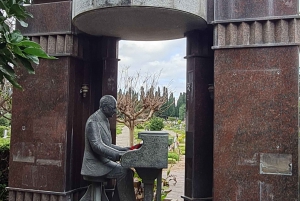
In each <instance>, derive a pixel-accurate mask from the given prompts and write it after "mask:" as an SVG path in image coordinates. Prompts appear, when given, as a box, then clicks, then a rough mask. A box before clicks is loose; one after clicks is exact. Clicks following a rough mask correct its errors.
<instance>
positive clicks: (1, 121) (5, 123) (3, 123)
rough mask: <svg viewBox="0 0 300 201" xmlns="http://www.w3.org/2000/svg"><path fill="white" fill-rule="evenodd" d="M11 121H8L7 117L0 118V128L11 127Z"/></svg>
mask: <svg viewBox="0 0 300 201" xmlns="http://www.w3.org/2000/svg"><path fill="white" fill-rule="evenodd" d="M9 124H10V121H9V120H8V119H6V118H5V117H1V118H0V126H9Z"/></svg>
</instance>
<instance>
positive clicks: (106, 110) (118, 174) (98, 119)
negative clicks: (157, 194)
mask: <svg viewBox="0 0 300 201" xmlns="http://www.w3.org/2000/svg"><path fill="white" fill-rule="evenodd" d="M116 106H117V102H116V99H115V98H114V97H113V96H110V95H105V96H103V97H102V98H101V99H100V107H99V110H97V111H96V112H95V113H94V114H92V115H91V116H90V117H89V118H88V120H87V122H86V127H85V150H84V156H83V162H82V168H81V175H83V177H84V179H86V180H90V181H92V182H97V181H98V180H99V181H100V180H103V179H104V178H108V179H111V178H112V179H116V188H117V192H118V194H119V200H120V201H134V200H135V194H134V188H133V171H132V170H131V169H130V168H124V167H122V166H121V165H120V164H119V163H118V162H117V161H119V160H120V158H121V156H122V155H123V154H124V153H126V152H127V151H128V150H129V149H130V148H129V147H124V148H123V147H119V146H116V145H114V144H112V138H111V132H110V125H109V121H108V118H110V117H112V116H113V115H114V114H116V110H117V108H116ZM89 194H90V191H89V190H88V191H87V192H86V194H85V195H84V196H83V197H82V198H81V201H87V200H88V201H96V200H93V199H94V198H91V197H93V196H91V195H89Z"/></svg>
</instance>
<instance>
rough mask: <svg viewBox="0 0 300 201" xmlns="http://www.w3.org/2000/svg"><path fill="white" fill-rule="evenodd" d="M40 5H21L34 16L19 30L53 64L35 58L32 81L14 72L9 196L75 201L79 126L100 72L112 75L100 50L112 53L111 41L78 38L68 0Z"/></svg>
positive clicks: (97, 93)
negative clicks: (85, 88)
mask: <svg viewBox="0 0 300 201" xmlns="http://www.w3.org/2000/svg"><path fill="white" fill-rule="evenodd" d="M36 2H40V1H36ZM40 3H41V4H34V5H32V6H29V7H27V9H28V10H29V12H31V13H32V14H33V15H34V16H35V18H33V19H32V20H29V27H28V28H26V29H22V30H21V31H22V33H23V34H24V35H26V36H28V37H30V38H31V39H32V40H34V41H36V42H38V43H40V44H41V46H42V47H43V49H44V50H45V51H46V52H47V53H48V54H50V55H53V56H56V57H57V58H58V59H57V60H41V61H40V65H38V66H37V67H36V68H35V69H36V74H35V75H28V74H27V73H26V72H23V71H20V72H19V76H20V84H21V85H22V87H23V89H24V90H23V91H21V90H16V89H15V90H14V93H13V112H12V113H13V119H12V136H11V156H10V170H9V187H8V190H9V191H10V200H11V201H15V200H23V199H24V200H26V201H27V200H28V201H30V200H33V201H37V200H42V201H44V200H51V201H58V200H59V201H63V200H72V201H78V200H79V199H80V197H81V193H82V192H84V191H85V189H82V186H85V185H86V184H85V182H84V181H83V180H82V176H81V175H80V170H81V164H82V158H83V149H84V127H85V122H86V120H87V118H88V117H89V115H90V114H91V113H93V112H94V111H95V110H97V109H98V108H99V99H100V98H99V97H101V95H102V92H103V91H104V89H103V87H102V84H103V83H105V79H103V78H102V75H103V73H107V72H108V73H114V72H111V71H110V70H107V69H112V67H111V66H112V65H106V66H105V67H104V63H109V62H103V57H105V58H107V57H110V55H108V56H105V54H103V53H102V52H101V49H103V48H102V45H103V44H104V45H103V46H104V47H106V48H104V49H105V51H104V52H109V51H110V49H114V50H116V49H117V42H113V43H110V44H112V45H110V46H109V45H107V40H109V39H105V37H91V36H88V35H85V34H80V35H79V34H77V33H76V31H75V28H74V27H73V26H72V23H71V8H72V2H71V1H65V2H47V4H43V2H40ZM110 47H112V48H110ZM115 56H116V55H115ZM112 60H113V59H112ZM115 60H116V59H115ZM115 63H116V62H115ZM104 69H105V70H104ZM114 69H116V67H114ZM107 77H108V78H109V76H107ZM83 85H87V86H88V87H89V91H88V93H87V94H86V97H83V94H82V93H81V88H82V86H83ZM114 90H115V93H116V88H114ZM111 93H113V90H111Z"/></svg>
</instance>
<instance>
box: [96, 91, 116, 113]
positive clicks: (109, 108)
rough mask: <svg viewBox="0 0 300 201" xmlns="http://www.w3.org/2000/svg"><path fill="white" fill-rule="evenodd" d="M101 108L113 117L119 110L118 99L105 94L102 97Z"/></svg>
mask: <svg viewBox="0 0 300 201" xmlns="http://www.w3.org/2000/svg"><path fill="white" fill-rule="evenodd" d="M99 105H100V106H99V108H100V110H101V111H102V112H103V114H104V115H105V116H106V117H107V118H108V117H112V116H113V115H114V114H116V112H117V101H116V99H115V98H114V97H113V96H111V95H105V96H103V97H102V98H101V99H100V104H99Z"/></svg>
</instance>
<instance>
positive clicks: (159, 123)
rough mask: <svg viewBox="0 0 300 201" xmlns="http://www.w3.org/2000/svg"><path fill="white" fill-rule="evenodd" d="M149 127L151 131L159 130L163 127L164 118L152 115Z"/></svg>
mask: <svg viewBox="0 0 300 201" xmlns="http://www.w3.org/2000/svg"><path fill="white" fill-rule="evenodd" d="M149 127H150V130H151V131H161V130H162V129H163V128H164V120H163V119H162V118H159V117H154V118H152V119H151V120H150V125H149Z"/></svg>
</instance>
